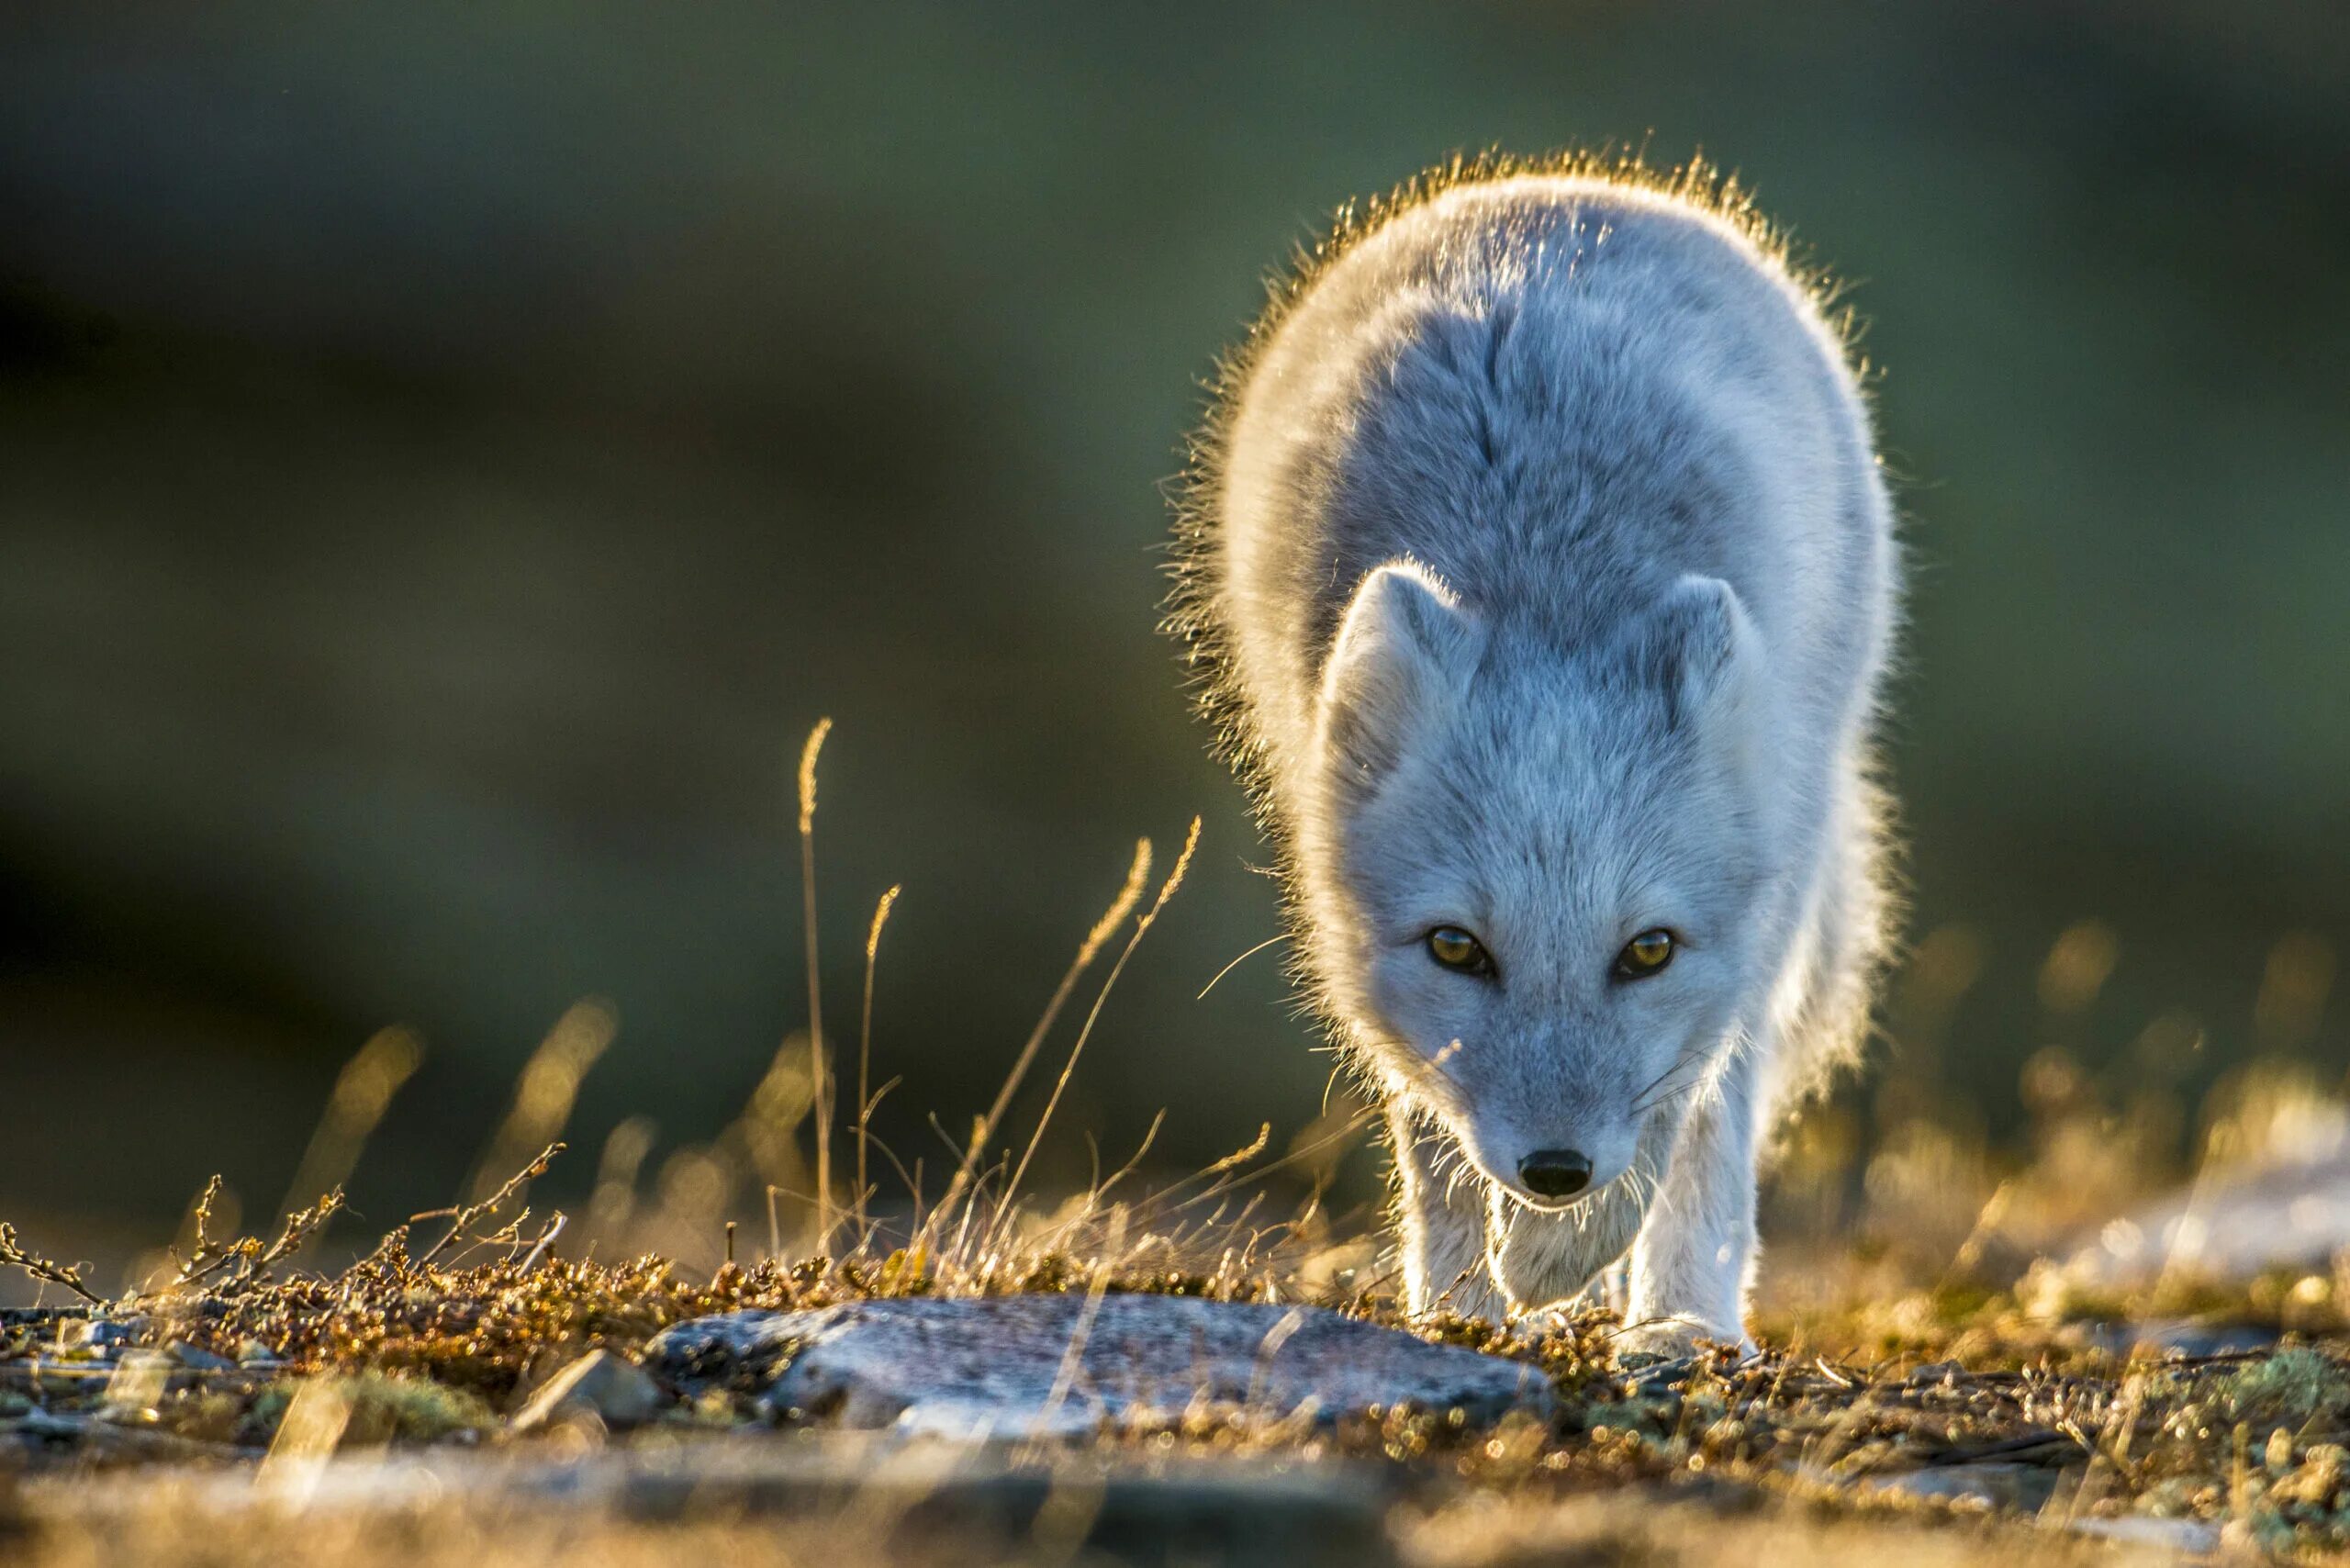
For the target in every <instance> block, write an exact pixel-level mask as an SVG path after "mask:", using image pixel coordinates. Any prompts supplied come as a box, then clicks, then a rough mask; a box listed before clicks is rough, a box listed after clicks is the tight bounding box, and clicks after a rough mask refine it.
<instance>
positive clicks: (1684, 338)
mask: <svg viewBox="0 0 2350 1568" xmlns="http://www.w3.org/2000/svg"><path fill="white" fill-rule="evenodd" d="M1221 456H1222V463H1221V467H1220V469H1219V471H1218V473H1217V475H1216V476H1215V484H1216V487H1217V491H1218V493H1217V494H1216V495H1215V496H1214V498H1213V500H1212V507H1213V510H1214V514H1215V515H1214V519H1213V521H1212V525H1211V527H1210V529H1209V530H1208V531H1207V533H1206V536H1205V537H1203V539H1202V540H1201V541H1200V547H1201V548H1202V549H1203V550H1204V551H1205V552H1206V554H1207V555H1208V557H1209V558H1208V560H1207V562H1206V563H1205V567H1204V570H1203V572H1202V573H1201V576H1202V581H1201V583H1200V585H1199V591H1201V592H1203V594H1204V596H1205V597H1206V598H1207V599H1209V601H1210V602H1209V603H1208V604H1207V605H1206V606H1205V607H1204V608H1205V609H1206V610H1207V612H1208V613H1209V614H1210V615H1211V616H1212V617H1213V618H1214V620H1215V621H1216V622H1218V623H1219V624H1220V637H1221V641H1222V644H1223V647H1222V652H1223V655H1224V656H1225V659H1226V660H1227V662H1228V664H1229V666H1230V669H1229V678H1230V679H1231V680H1232V682H1233V683H1234V685H1235V686H1236V687H1237V692H1236V693H1235V694H1236V695H1237V696H1238V697H1239V699H1240V700H1241V702H1240V706H1242V707H1243V708H1244V709H1245V710H1247V711H1248V712H1249V713H1250V714H1251V715H1252V718H1251V719H1250V720H1249V721H1248V724H1249V729H1250V731H1251V734H1250V736H1249V738H1250V739H1251V740H1252V741H1253V742H1254V743H1255V744H1256V745H1259V747H1261V749H1262V751H1263V753H1264V754H1265V757H1264V759H1265V761H1266V762H1267V763H1269V764H1270V767H1272V769H1273V770H1274V771H1275V772H1276V773H1278V772H1280V771H1281V768H1282V767H1283V766H1284V759H1285V754H1290V753H1294V751H1295V750H1296V748H1297V747H1298V746H1300V745H1303V744H1304V735H1305V734H1306V732H1307V730H1308V729H1309V727H1310V720H1311V711H1312V698H1313V693H1314V690H1315V686H1316V683H1317V680H1318V676H1319V669H1320V665H1321V661H1322V659H1323V658H1324V656H1325V655H1326V653H1327V650H1328V648H1329V645H1330V641H1331V638H1332V636H1333V635H1334V633H1335V632H1336V629H1337V622H1338V618H1339V617H1340V615H1341V614H1342V613H1343V612H1344V610H1345V608H1346V605H1347V603H1348V599H1349V598H1350V596H1351V595H1352V593H1353V591H1354V589H1355V588H1356V586H1357V585H1358V584H1359V583H1360V581H1361V580H1362V578H1363V577H1364V576H1365V575H1366V574H1367V573H1369V572H1371V571H1372V570H1374V569H1375V568H1377V567H1378V566H1382V565H1383V564H1386V563H1388V562H1391V561H1394V560H1397V559H1399V558H1403V559H1409V560H1413V561H1416V562H1417V563H1419V564H1420V565H1422V566H1425V567H1427V569H1428V570H1429V571H1431V572H1432V573H1433V574H1434V575H1435V576H1436V577H1438V578H1439V579H1441V581H1442V582H1443V583H1444V584H1445V585H1446V586H1447V587H1448V588H1449V589H1450V590H1451V591H1452V592H1453V593H1454V594H1456V595H1457V596H1459V599H1460V602H1461V604H1462V605H1463V607H1464V608H1465V609H1466V610H1468V611H1469V612H1470V613H1471V614H1472V616H1474V617H1476V618H1477V619H1478V620H1480V621H1481V622H1483V623H1485V624H1487V625H1490V626H1492V627H1494V628H1495V629H1496V630H1497V631H1499V632H1501V633H1504V636H1505V640H1518V639H1525V640H1530V641H1532V642H1535V643H1539V644H1544V645H1547V646H1549V647H1551V648H1555V649H1560V650H1569V651H1571V650H1572V649H1575V648H1577V647H1579V646H1585V645H1599V644H1605V643H1606V641H1607V640H1608V639H1609V638H1610V636H1611V634H1612V633H1613V632H1614V631H1615V629H1616V628H1617V627H1618V626H1620V625H1621V624H1622V623H1624V622H1626V621H1627V620H1628V619H1629V618H1632V617H1635V616H1637V615H1639V614H1640V613H1642V612H1643V611H1644V610H1646V609H1648V608H1649V607H1651V606H1652V605H1653V604H1654V603H1655V602H1656V601H1657V599H1659V598H1660V597H1661V596H1662V594H1663V593H1664V591H1665V590H1666V589H1667V588H1669V586H1670V585H1671V584H1672V583H1673V582H1674V581H1675V580H1676V579H1677V578H1679V577H1682V576H1684V574H1691V573H1694V574H1697V575H1700V576H1704V577H1719V578H1722V579H1724V580H1726V581H1728V582H1729V583H1730V584H1731V585H1732V586H1733V588H1736V590H1737V591H1738V593H1739V594H1740V598H1741V599H1743V600H1744V602H1745V604H1746V607H1747V609H1748V610H1749V611H1750V612H1751V615H1752V616H1753V619H1754V622H1755V625H1756V627H1757V630H1758V632H1759V633H1760V635H1761V637H1762V642H1763V644H1764V645H1765V647H1766V648H1767V649H1768V651H1769V653H1770V655H1771V663H1772V666H1773V668H1774V675H1775V678H1777V679H1778V680H1779V681H1780V682H1781V683H1782V685H1783V687H1784V688H1785V689H1784V692H1783V698H1784V700H1785V703H1786V704H1787V708H1788V710H1789V711H1788V717H1789V719H1790V720H1794V721H1800V720H1803V719H1808V720H1809V721H1811V722H1812V723H1814V724H1816V725H1818V726H1819V727H1821V728H1822V729H1823V730H1825V731H1826V732H1828V733H1829V734H1834V733H1835V732H1837V731H1839V730H1840V729H1842V728H1846V727H1850V726H1852V725H1856V724H1857V723H1858V722H1860V720H1861V719H1862V717H1863V714H1864V711H1865V709H1866V707H1867V704H1868V701H1869V696H1870V689H1871V687H1872V685H1873V683H1874V677H1875V673H1876V670H1877V667H1878V666H1879V665H1880V664H1881V663H1882V660H1883V657H1884V647H1885V643H1886V638H1887V634H1888V622H1889V620H1890V614H1891V597H1892V594H1891V576H1892V571H1893V561H1892V551H1891V543H1890V537H1889V525H1888V510H1887V506H1886V499H1885V496H1884V492H1883V487H1882V485H1881V482H1880V480H1879V478H1878V476H1877V474H1876V471H1875V467H1874V460H1873V457H1872V453H1871V446H1870V442H1869V436H1868V431H1867V427H1866V419H1865V414H1864V410H1863V406H1862V403H1861V399H1860V397H1859V392H1858V388H1857V386H1856V384H1855V382H1854V378H1853V376H1852V372H1851V370H1850V369H1849V368H1848V366H1847V364H1846V363H1845V359H1844V355H1843V353H1842V344H1841V341H1840V340H1839V338H1838V337H1837V335H1836V333H1835V332H1834V330H1832V328H1831V327H1830V325H1829V324H1828V323H1827V322H1826V321H1825V320H1824V319H1822V317H1821V314H1820V311H1819V309H1818V306H1817V304H1816V303H1815V300H1814V298H1813V297H1812V296H1811V294H1810V293H1809V292H1808V291H1807V288H1806V287H1805V286H1804V285H1803V284H1802V283H1801V282H1800V281H1799V280H1797V279H1796V277H1794V276H1793V275H1792V274H1790V272H1789V271H1788V270H1787V269H1786V268H1785V266H1784V265H1783V264H1782V263H1781V262H1780V260H1779V259H1778V257H1777V256H1776V255H1775V254H1774V253H1772V252H1769V251H1767V250H1766V249H1765V248H1763V247H1762V246H1760V245H1758V244H1757V243H1756V242H1755V241H1753V239H1752V238H1751V236H1750V235H1748V234H1747V233H1745V232H1743V231H1742V230H1740V228H1739V227H1738V226H1737V225H1736V224H1734V223H1732V222H1730V221H1728V220H1726V219H1724V218H1721V217H1720V216H1718V214H1716V213H1715V212H1713V211H1711V210H1708V209H1707V208H1706V207H1703V206H1701V205H1698V204H1695V203H1692V202H1689V201H1685V200H1681V199H1676V198H1675V197H1674V196H1672V195H1670V194H1659V193H1656V192H1653V191H1651V190H1647V189H1642V188H1635V187H1630V186H1627V185H1621V184H1617V183H1615V182H1612V181H1610V180H1607V179H1606V178H1603V177H1595V176H1590V175H1529V176H1522V177H1517V178H1512V179H1506V180H1499V181H1494V182H1491V183H1485V184H1472V185H1463V186H1460V187H1459V188H1456V189H1454V190H1451V191H1449V192H1447V193H1445V194H1444V195H1442V196H1438V197H1436V198H1435V199H1433V200H1431V201H1428V202H1427V203H1425V204H1423V205H1421V206H1419V207H1415V208H1412V209H1410V210H1407V211H1405V212H1404V213H1402V214H1401V215H1399V216H1397V217H1395V218H1393V219H1392V220H1391V221H1389V222H1387V223H1386V224H1384V225H1382V227H1380V228H1379V229H1377V230H1375V231H1374V232H1372V233H1371V234H1370V235H1368V236H1367V237H1365V238H1363V239H1361V240H1360V241H1357V242H1356V243H1355V245H1354V246H1353V247H1352V248H1351V249H1350V250H1348V252H1347V253H1346V254H1345V255H1343V256H1342V257H1341V258H1340V259H1339V260H1338V261H1337V262H1336V263H1333V264H1332V265H1331V267H1330V268H1329V269H1328V271H1327V272H1326V273H1325V274H1322V275H1320V276H1318V277H1316V278H1315V280H1314V282H1313V284H1312V286H1311V287H1310V288H1309V289H1308V290H1307V291H1306V293H1305V294H1304V296H1303V297H1302V298H1301V299H1300V300H1299V301H1298V303H1297V304H1296V306H1295V308H1293V309H1292V311H1291V312H1290V313H1289V314H1288V315H1287V316H1286V317H1285V318H1284V319H1282V321H1281V324H1280V326H1279V329H1278V330H1277V331H1276V332H1275V334H1274V335H1273V336H1272V337H1271V339H1270V341H1269V342H1267V343H1265V344H1264V345H1263V347H1262V348H1261V350H1260V352H1259V353H1258V354H1257V356H1256V357H1255V359H1254V360H1253V362H1252V364H1250V366H1249V369H1248V375H1247V378H1246V381H1245V383H1244V384H1243V386H1242V387H1241V389H1240V392H1239V395H1238V397H1237V400H1236V401H1235V404H1234V406H1233V407H1232V409H1230V410H1229V413H1228V418H1227V423H1226V428H1225V441H1224V447H1223V451H1222V454H1221ZM1823 738H1826V736H1823ZM1831 745H1832V743H1831Z"/></svg>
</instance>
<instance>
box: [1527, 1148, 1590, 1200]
mask: <svg viewBox="0 0 2350 1568" xmlns="http://www.w3.org/2000/svg"><path fill="white" fill-rule="evenodd" d="M1517 1174H1518V1179H1519V1180H1520V1181H1522V1182H1525V1183H1526V1186H1527V1191H1529V1192H1531V1193H1534V1194H1535V1195H1536V1196H1537V1197H1542V1198H1572V1197H1573V1196H1574V1195H1575V1194H1576V1193H1580V1192H1582V1191H1583V1189H1584V1188H1585V1187H1588V1186H1589V1185H1591V1157H1590V1156H1589V1155H1587V1154H1582V1153H1579V1152H1577V1151H1576V1150H1574V1149H1572V1148H1538V1149H1536V1150H1535V1151H1534V1152H1533V1153H1532V1154H1529V1155H1527V1157H1526V1158H1525V1159H1521V1160H1519V1161H1518V1162H1517Z"/></svg>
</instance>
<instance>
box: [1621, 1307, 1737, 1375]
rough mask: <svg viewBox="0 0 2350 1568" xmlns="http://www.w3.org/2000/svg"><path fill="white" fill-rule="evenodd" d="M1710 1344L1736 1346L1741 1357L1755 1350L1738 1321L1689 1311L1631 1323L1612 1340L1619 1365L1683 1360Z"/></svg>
mask: <svg viewBox="0 0 2350 1568" xmlns="http://www.w3.org/2000/svg"><path fill="white" fill-rule="evenodd" d="M1710 1345H1728V1346H1730V1347H1732V1348H1734V1349H1735V1350H1737V1351H1738V1355H1739V1359H1740V1361H1744V1360H1745V1359H1746V1358H1747V1357H1749V1356H1751V1355H1753V1354H1754V1353H1755V1345H1754V1341H1753V1340H1751V1339H1750V1338H1747V1337H1746V1331H1745V1330H1744V1329H1743V1328H1741V1327H1738V1326H1737V1325H1735V1324H1732V1325H1730V1326H1729V1327H1723V1326H1722V1325H1720V1324H1715V1323H1707V1322H1705V1321H1704V1320H1702V1319H1700V1318H1697V1317H1693V1316H1687V1315H1685V1314H1677V1315H1674V1316H1665V1317H1646V1318H1642V1319H1640V1320H1639V1321H1638V1322H1634V1323H1628V1324H1626V1325H1625V1326H1624V1327H1623V1329H1622V1331H1621V1332H1619V1333H1617V1335H1615V1336H1614V1337H1613V1338H1610V1339H1609V1340H1608V1346H1609V1348H1610V1349H1611V1350H1614V1351H1615V1352H1616V1360H1617V1364H1619V1365H1627V1364H1632V1365H1639V1364H1648V1363H1651V1362H1654V1361H1680V1360H1683V1359H1684V1358H1685V1357H1688V1356H1692V1355H1695V1354H1696V1352H1697V1351H1698V1350H1699V1349H1701V1348H1702V1347H1706V1346H1710Z"/></svg>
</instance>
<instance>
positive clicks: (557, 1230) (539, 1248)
mask: <svg viewBox="0 0 2350 1568" xmlns="http://www.w3.org/2000/svg"><path fill="white" fill-rule="evenodd" d="M567 1223H568V1221H567V1220H566V1219H565V1215H564V1212H563V1211H562V1210H561V1209H557V1210H555V1212H554V1216H553V1217H552V1218H550V1219H549V1220H548V1221H547V1227H546V1228H545V1229H544V1230H542V1231H541V1232H539V1238H538V1240H536V1241H534V1242H532V1244H531V1250H530V1252H529V1253H528V1254H527V1255H526V1256H525V1257H524V1258H523V1260H522V1266H521V1267H520V1269H518V1270H516V1271H515V1272H517V1273H520V1274H527V1273H529V1272H530V1271H532V1269H533V1268H535V1267H537V1266H538V1261H539V1258H540V1255H541V1254H543V1252H545V1251H546V1249H548V1248H550V1247H552V1246H554V1238H556V1237H558V1236H561V1235H562V1234H563V1227H564V1226H565V1224H567ZM726 1239H727V1241H728V1242H729V1244H730V1246H731V1244H732V1243H733V1239H734V1227H733V1226H731V1225H730V1226H727V1227H726ZM729 1261H732V1255H731V1252H730V1255H729Z"/></svg>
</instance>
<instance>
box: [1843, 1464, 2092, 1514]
mask: <svg viewBox="0 0 2350 1568" xmlns="http://www.w3.org/2000/svg"><path fill="white" fill-rule="evenodd" d="M1869 1489H1870V1490H1872V1491H1875V1492H1890V1493H1897V1494H1899V1495H1903V1496H1907V1497H1923V1498H1930V1499H1931V1500H1933V1501H1936V1502H1942V1503H1955V1504H1959V1505H1962V1506H1964V1505H1966V1504H1970V1503H1971V1504H1975V1505H1976V1506H1982V1507H1986V1508H1996V1509H2001V1510H2005V1511H2008V1512H2014V1513H2036V1512H2037V1511H2039V1509H2040V1507H2041V1506H2042V1504H2044V1503H2046V1502H2047V1501H2048V1499H2049V1496H2050V1495H2052V1494H2053V1493H2054V1491H2055V1490H2056V1472H2054V1471H2053V1470H2047V1469H2043V1468H2042V1467H2041V1466H2039V1465H2034V1464H2014V1463H2008V1462H1999V1461H1988V1460H1986V1461H1977V1462H1975V1463H1971V1464H1951V1465H1944V1466H1942V1467H1940V1468H1938V1469H1933V1470H1912V1471H1908V1472H1905V1473H1902V1474H1899V1475H1886V1476H1879V1477H1877V1478H1875V1479H1874V1480H1873V1481H1871V1482H1870V1483H1869Z"/></svg>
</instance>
